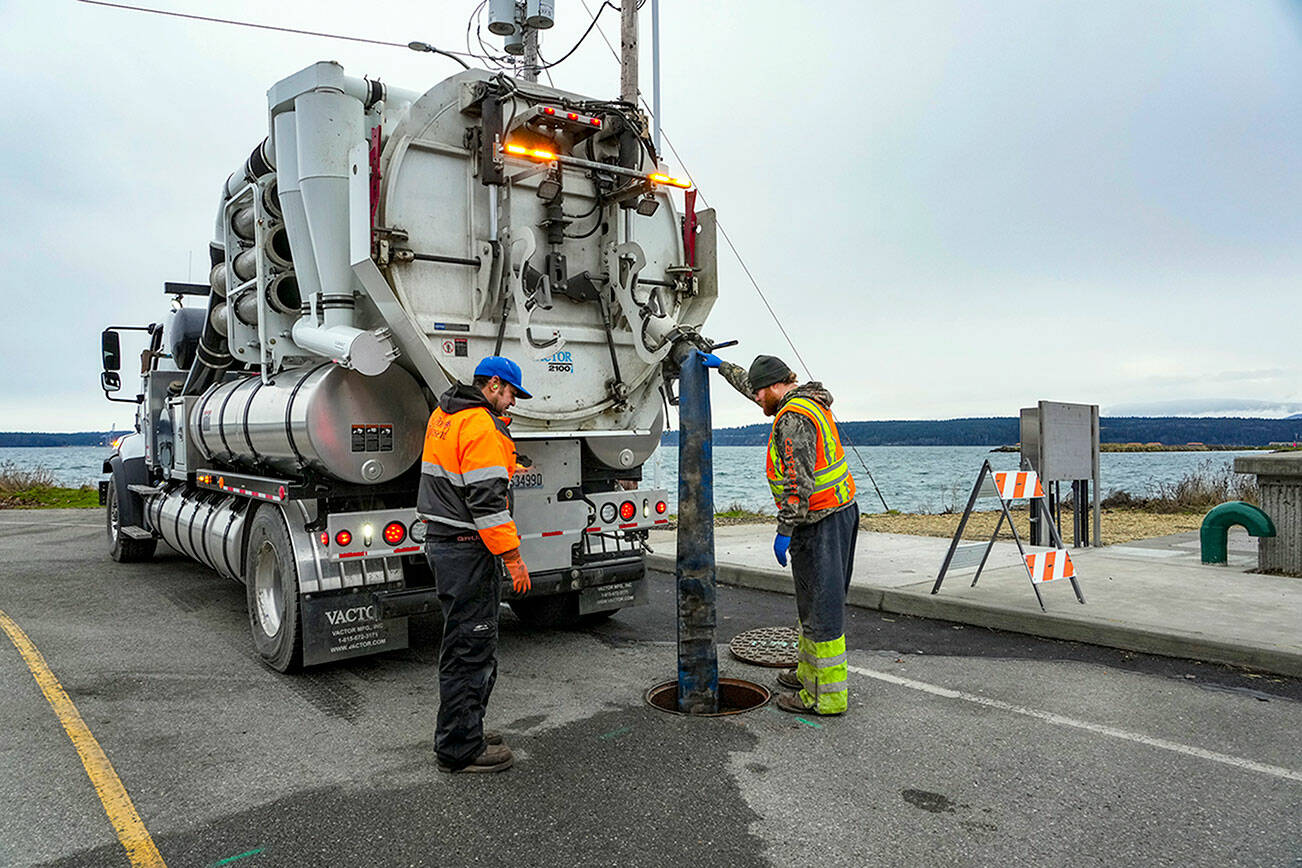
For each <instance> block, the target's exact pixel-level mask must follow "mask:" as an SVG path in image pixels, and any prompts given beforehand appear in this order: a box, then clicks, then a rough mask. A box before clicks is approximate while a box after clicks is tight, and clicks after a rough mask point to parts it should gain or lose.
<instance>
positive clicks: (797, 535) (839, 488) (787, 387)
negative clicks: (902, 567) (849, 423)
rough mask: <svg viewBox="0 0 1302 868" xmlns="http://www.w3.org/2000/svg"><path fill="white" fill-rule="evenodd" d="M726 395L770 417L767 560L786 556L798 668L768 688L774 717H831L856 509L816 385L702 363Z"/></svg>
mask: <svg viewBox="0 0 1302 868" xmlns="http://www.w3.org/2000/svg"><path fill="white" fill-rule="evenodd" d="M704 361H705V365H706V366H707V367H711V368H718V369H719V372H720V373H721V374H723V376H724V378H725V379H726V380H727V381H728V383H729V384H730V385H732V387H733V388H735V389H736V390H737V391H739V392H741V393H742V394H743V395H745V396H746V397H748V398H750V399H751V400H753V401H754V402H755V403H757V404H759V405H760V407H761V408H762V409H763V410H764V415H766V416H772V417H773V430H772V431H771V432H770V434H769V449H768V466H767V473H768V480H769V488H770V489H771V490H772V492H773V500H774V503H776V505H777V508H778V528H777V535H776V536H775V538H774V541H773V554H774V556H775V557H776V558H777V561H778V563H779V564H780V565H781V566H784V567H785V566H786V565H787V552H788V549H790V554H791V572H792V574H793V576H794V578H795V585H796V609H797V611H798V612H799V614H800V642H799V652H800V653H799V658H798V665H797V666H796V668H795V670H789V671H786V672H783V673H782V674H781V675H779V676H778V683H779V684H780V685H782V686H783V687H789V688H791V689H792V690H794V691H796V692H795V693H789V694H784V695H781V696H779V697H778V703H777V704H778V708H781V709H782V710H783V711H791V712H796V713H805V714H824V715H828V714H841V713H842V712H844V711H845V710H846V708H847V705H848V702H849V690H848V680H849V670H848V669H847V663H846V661H847V657H846V648H845V594H846V591H847V590H848V589H849V587H850V575H851V573H852V572H853V571H854V547H855V540H856V538H857V537H858V533H859V506H858V504H856V503H855V499H854V478H853V477H852V476H851V475H850V467H849V465H848V464H847V463H846V460H845V450H844V449H842V448H841V435H840V433H839V432H838V431H837V428H836V419H835V418H833V416H832V411H831V406H832V395H831V393H829V392H828V391H827V390H826V389H824V388H823V385H822V383H812V382H811V383H805V384H804V385H800V384H798V383H797V382H796V375H795V374H794V373H792V371H791V369H790V368H788V367H787V366H786V364H785V363H784V362H783V361H782V360H781V359H779V358H777V357H775V356H756V357H755V361H754V362H753V363H751V366H750V370H749V371H747V370H745V369H743V368H742V367H741V366H740V365H734V364H732V363H731V362H725V361H723V360H722V359H720V358H719V357H718V356H714V355H710V354H708V353H707V354H705V359H704Z"/></svg>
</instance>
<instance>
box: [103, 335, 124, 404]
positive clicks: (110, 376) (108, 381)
mask: <svg viewBox="0 0 1302 868" xmlns="http://www.w3.org/2000/svg"><path fill="white" fill-rule="evenodd" d="M113 337H117V335H114V336H113ZM105 355H106V357H107V353H105ZM99 385H100V388H101V389H103V390H104V393H105V394H109V393H111V392H116V391H118V390H119V389H121V388H122V378H121V377H119V376H118V375H117V372H116V371H105V372H104V373H102V374H100V375H99Z"/></svg>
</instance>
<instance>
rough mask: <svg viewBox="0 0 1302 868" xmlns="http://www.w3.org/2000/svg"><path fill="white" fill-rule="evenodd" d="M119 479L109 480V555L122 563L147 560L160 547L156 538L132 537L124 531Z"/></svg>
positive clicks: (107, 529)
mask: <svg viewBox="0 0 1302 868" xmlns="http://www.w3.org/2000/svg"><path fill="white" fill-rule="evenodd" d="M117 483H118V481H117V479H116V478H114V479H110V480H109V485H108V498H107V501H108V502H107V504H106V505H105V507H104V523H105V531H106V532H107V534H108V545H109V557H111V558H113V560H115V561H117V562H118V563H120V564H134V563H139V562H141V561H147V560H149V559H150V558H152V557H153V556H154V549H156V548H157V547H158V540H156V539H132V538H131V537H129V536H127V535H126V534H125V533H123V532H122V502H121V501H120V500H119V499H118V484H117Z"/></svg>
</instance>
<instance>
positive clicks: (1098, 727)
mask: <svg viewBox="0 0 1302 868" xmlns="http://www.w3.org/2000/svg"><path fill="white" fill-rule="evenodd" d="M848 668H849V670H850V671H851V672H853V673H855V674H856V675H863V676H866V677H868V678H875V679H877V680H878V681H885V682H887V683H889V684H898V685H899V686H901V687H908V688H909V689H911V690H920V691H922V692H923V693H930V694H932V695H933V696H942V697H944V698H946V699H962V700H963V701H964V702H971V703H975V704H976V705H984V706H986V707H987V708H997V709H999V710H1001V711H1011V712H1013V713H1014V714H1022V715H1025V716H1027V717H1034V718H1036V719H1038V720H1043V721H1046V722H1048V723H1056V724H1059V725H1060V726H1070V727H1074V728H1076V729H1083V730H1086V731H1087V732H1093V733H1097V734H1098V735H1106V736H1110V737H1112V738H1119V739H1123V740H1125V741H1133V742H1136V743H1138V744H1146V745H1148V746H1149V747H1156V748H1161V749H1162V750H1169V751H1174V752H1175V753H1182V754H1185V755H1187V756H1193V757H1198V758H1199V759H1205V760H1211V761H1212V762H1217V763H1223V764H1225V765H1227V766H1234V767H1235V768H1240V769H1244V770H1246V771H1251V772H1259V773H1261V774H1263V775H1271V776H1272V777H1277V778H1284V779H1285V780H1289V781H1302V772H1300V771H1294V770H1293V769H1286V768H1283V767H1282V766H1272V765H1267V764H1266V763H1259V762H1255V761H1253V760H1250V759H1243V758H1242V757H1237V756H1230V755H1229V754H1224V753H1217V752H1216V751H1213V750H1206V749H1204V748H1201V747H1194V746H1192V745H1188V744H1180V743H1179V742H1177V741H1168V740H1167V739H1164V738H1156V737H1154V736H1151V735H1144V734H1143V733H1141V732H1131V731H1130V730H1126V729H1118V728H1117V727H1115V726H1106V725H1104V724H1101V723H1090V722H1089V721H1087V720H1077V719H1076V718H1074V717H1067V716H1065V715H1062V714H1055V713H1054V712H1052V711H1041V710H1039V709H1037V708H1027V707H1026V706H1025V705H1015V704H1014V703H1011V702H1004V701H1002V700H999V699H991V698H989V697H988V696H977V695H976V694H975V693H964V692H963V691H961V690H952V689H950V688H948V687H941V686H939V685H937V684H928V683H927V682H925V681H914V680H913V679H912V678H901V677H900V676H898V675H891V674H890V673H888V672H878V671H877V670H875V669H865V668H863V667H862V666H850V667H848Z"/></svg>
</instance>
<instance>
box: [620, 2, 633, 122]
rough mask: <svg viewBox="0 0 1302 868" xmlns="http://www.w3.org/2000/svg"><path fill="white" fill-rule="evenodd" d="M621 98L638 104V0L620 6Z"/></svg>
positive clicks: (622, 3)
mask: <svg viewBox="0 0 1302 868" xmlns="http://www.w3.org/2000/svg"><path fill="white" fill-rule="evenodd" d="M619 54H620V61H619V98H620V99H621V100H623V101H624V102H626V103H631V104H632V105H634V106H636V105H637V0H622V2H621V3H620V6H619Z"/></svg>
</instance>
